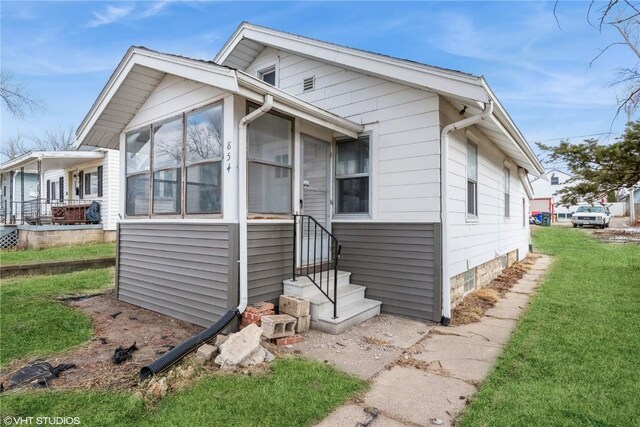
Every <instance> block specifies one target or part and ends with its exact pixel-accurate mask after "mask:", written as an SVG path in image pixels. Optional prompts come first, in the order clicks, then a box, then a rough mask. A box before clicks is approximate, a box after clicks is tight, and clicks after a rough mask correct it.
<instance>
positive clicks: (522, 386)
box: [461, 227, 640, 426]
mask: <svg viewBox="0 0 640 427" xmlns="http://www.w3.org/2000/svg"><path fill="white" fill-rule="evenodd" d="M534 246H535V247H537V248H538V250H540V251H542V252H544V253H547V254H550V255H553V256H554V257H555V262H554V264H553V267H552V269H551V271H550V272H549V273H548V274H547V276H546V278H545V280H544V283H543V284H542V286H541V288H540V289H539V290H538V293H537V295H536V296H535V297H534V299H533V302H532V304H531V306H530V307H529V309H528V310H527V312H526V313H525V315H524V317H523V318H522V320H521V321H520V323H519V325H518V328H517V329H516V331H515V332H514V334H513V336H512V338H511V340H510V342H509V344H508V345H507V347H506V348H505V350H504V353H503V355H502V356H501V357H500V359H499V360H498V363H497V365H496V367H495V369H494V370H493V372H492V373H491V375H490V376H489V378H488V379H487V380H486V382H485V383H484V384H483V385H482V386H481V388H480V391H479V393H478V394H477V395H476V396H475V397H474V399H473V401H472V403H471V405H470V407H469V408H468V410H467V411H466V413H465V414H464V416H463V418H462V422H461V424H462V425H463V426H503V425H505V426H506V425H552V426H558V425H561V426H631V425H636V426H637V425H640V411H639V410H638V408H640V369H639V367H638V365H639V364H640V358H639V357H640V246H638V245H631V244H622V245H621V244H611V243H602V242H598V241H597V240H595V239H594V238H592V237H590V236H588V235H587V234H586V233H584V232H582V231H581V230H572V229H564V228H555V227H551V228H542V229H537V230H536V232H535V233H534Z"/></svg>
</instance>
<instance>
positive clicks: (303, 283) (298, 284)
mask: <svg viewBox="0 0 640 427" xmlns="http://www.w3.org/2000/svg"><path fill="white" fill-rule="evenodd" d="M323 273H324V274H323V275H322V281H321V280H320V274H319V273H318V274H316V277H317V280H316V282H317V283H318V285H321V286H322V289H323V290H324V291H325V292H327V272H326V271H325V272H323ZM350 278H351V273H350V272H348V271H338V291H339V290H340V288H341V287H344V286H347V285H349V280H350ZM282 284H283V285H284V294H285V295H296V296H299V297H304V298H311V297H312V296H314V295H315V294H319V293H320V291H319V290H318V288H317V287H316V285H314V284H313V282H311V280H310V279H309V278H308V277H305V276H301V277H296V280H295V281H294V280H292V279H287V280H284V281H283V282H282ZM328 285H329V286H328V292H329V293H331V294H332V293H333V271H330V272H329V283H328Z"/></svg>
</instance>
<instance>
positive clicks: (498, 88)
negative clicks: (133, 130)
mask: <svg viewBox="0 0 640 427" xmlns="http://www.w3.org/2000/svg"><path fill="white" fill-rule="evenodd" d="M553 6H554V2H409V3H397V2H394V3H386V2H353V3H347V2H330V3H316V2H302V3H289V2H260V3H253V2H205V1H175V2H163V1H148V2H120V1H111V2H98V1H95V2H28V1H20V2H11V1H2V3H1V8H2V10H1V15H0V17H1V18H0V19H1V22H0V24H1V36H2V38H1V46H0V47H1V60H2V68H3V69H4V70H9V71H10V72H12V73H13V76H14V79H15V80H16V81H20V82H22V83H23V84H24V85H25V86H26V87H27V88H28V90H29V92H30V93H31V94H33V95H34V96H35V97H37V98H38V99H39V100H40V101H41V102H42V103H43V104H44V105H45V107H46V108H45V110H44V111H43V112H41V113H38V114H36V115H34V116H33V117H29V118H26V119H15V118H13V117H11V116H10V114H8V112H7V111H6V110H5V109H4V108H3V109H2V112H1V114H2V116H1V125H2V126H1V127H2V129H1V135H0V136H1V138H2V141H4V140H6V138H8V137H11V136H14V135H16V134H18V133H21V134H23V135H41V134H42V133H43V132H44V131H45V130H46V129H53V128H60V127H62V128H71V127H73V129H74V130H75V128H76V127H77V125H78V124H79V123H80V121H81V120H82V118H83V117H84V115H85V114H86V112H87V111H88V109H89V108H90V107H91V104H92V103H93V101H94V100H95V98H96V97H97V95H98V94H99V92H100V90H101V89H102V87H103V86H104V84H105V83H106V81H107V79H108V78H109V76H110V74H111V72H112V71H113V69H114V68H115V67H116V65H117V64H118V62H119V61H120V59H121V57H122V56H123V55H124V53H125V52H126V50H127V48H128V47H129V46H131V45H143V46H146V47H148V48H151V49H155V50H159V51H163V52H169V53H175V54H180V55H185V56H191V57H195V58H203V59H212V58H213V57H214V56H215V54H216V53H217V52H218V50H219V48H220V47H221V46H222V44H223V43H224V42H225V41H226V39H227V38H228V37H229V36H230V35H231V34H232V33H233V31H234V30H235V28H236V27H237V25H238V24H239V23H240V22H241V21H249V22H252V23H255V24H259V25H265V26H269V27H272V28H275V29H280V30H284V31H289V32H293V33H297V34H301V35H305V36H310V37H314V38H318V39H322V40H326V41H329V42H334V43H339V44H343V45H347V46H353V47H357V48H361V49H366V50H370V51H374V52H380V53H384V54H388V55H393V56H397V57H401V58H407V59H412V60H415V61H420V62H424V63H427V64H432V65H437V66H440V67H446V68H452V69H457V70H461V71H465V72H469V73H472V74H476V75H484V76H485V77H486V79H487V80H488V81H489V84H490V85H491V87H492V88H493V90H494V92H495V93H496V94H497V96H498V98H499V99H500V100H501V102H502V103H503V105H504V106H505V107H506V109H507V111H508V112H509V113H510V114H511V116H512V118H513V119H514V121H515V122H516V124H517V125H518V126H519V128H520V129H521V131H522V132H523V134H524V135H525V137H526V138H527V139H528V140H529V141H530V142H534V141H539V140H552V139H553V140H554V141H550V142H551V143H554V142H557V138H564V137H576V136H581V135H593V134H600V133H607V132H609V131H610V130H612V131H613V134H614V136H615V135H617V134H619V133H620V132H621V131H622V130H623V128H624V121H625V118H621V119H619V120H617V121H616V122H614V123H613V126H612V120H613V118H614V115H615V111H616V96H617V95H618V96H620V94H621V93H620V89H616V88H613V87H610V84H611V82H612V81H613V79H614V78H615V75H616V73H617V71H616V70H617V69H618V68H620V67H631V66H633V65H634V64H635V62H634V56H633V55H632V54H631V53H630V52H629V51H628V49H627V48H626V47H622V46H620V47H616V48H614V49H610V50H609V51H608V52H607V53H606V54H605V55H603V56H602V57H601V58H600V59H599V60H598V61H596V62H595V64H594V65H593V66H591V67H589V62H590V61H591V59H593V58H594V57H595V56H596V55H597V54H598V52H599V49H601V48H603V47H605V46H607V45H608V44H609V43H611V42H613V41H618V36H617V34H614V33H613V32H611V31H604V32H603V33H600V32H598V30H596V29H594V28H593V27H591V26H590V25H589V24H588V23H587V21H586V13H587V8H588V2H560V3H559V4H558V11H557V15H558V19H559V21H560V28H558V24H557V23H556V20H555V18H554V16H553V13H552V10H553ZM617 92H618V93H617ZM597 137H600V138H609V140H611V138H612V137H611V136H607V135H602V136H597ZM571 140H572V141H576V142H577V141H580V140H581V138H572V139H571Z"/></svg>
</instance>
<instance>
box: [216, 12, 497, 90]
mask: <svg viewBox="0 0 640 427" xmlns="http://www.w3.org/2000/svg"><path fill="white" fill-rule="evenodd" d="M245 38H246V39H249V40H253V41H255V42H258V43H261V44H265V45H268V46H272V47H275V48H277V49H282V50H287V51H290V52H295V53H299V54H301V55H303V56H310V57H314V58H319V59H322V60H324V61H328V62H332V63H335V64H338V65H342V66H346V67H349V68H354V69H357V70H361V71H364V72H366V73H369V74H373V75H376V76H379V77H382V78H386V79H392V80H396V81H400V82H407V83H411V84H413V85H416V86H420V87H423V88H426V89H429V90H433V91H436V92H440V93H442V94H445V95H446V94H450V95H454V96H460V97H462V98H466V99H472V100H476V101H479V102H488V101H489V99H490V97H489V95H488V94H487V92H486V91H485V89H484V87H483V84H482V79H481V78H479V77H475V76H470V75H465V74H463V73H458V72H455V71H448V70H444V69H439V68H435V67H429V66H427V65H422V64H414V63H411V62H409V61H403V60H401V59H395V58H391V57H386V56H383V55H378V54H375V53H370V52H365V51H361V50H357V49H351V48H348V47H342V46H338V45H334V44H330V43H325V42H321V41H319V40H313V39H309V38H306V37H301V36H295V35H293V34H287V33H282V32H279V31H275V30H270V29H267V28H262V27H254V26H251V25H248V24H242V25H241V26H240V28H238V30H236V32H235V33H234V35H233V36H232V37H231V38H230V39H229V41H227V43H226V44H225V45H224V46H223V48H222V49H221V50H220V52H219V53H218V55H216V57H215V62H216V63H218V64H223V63H224V61H225V60H226V59H227V57H228V56H229V55H230V54H231V52H233V50H234V48H235V47H236V46H237V45H238V43H240V42H241V41H242V39H245Z"/></svg>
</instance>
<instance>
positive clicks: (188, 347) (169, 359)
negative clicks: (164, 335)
mask: <svg viewBox="0 0 640 427" xmlns="http://www.w3.org/2000/svg"><path fill="white" fill-rule="evenodd" d="M239 315H240V311H239V310H238V309H237V308H234V309H233V310H230V311H228V312H227V314H225V315H224V316H222V318H221V319H220V320H218V321H217V322H216V323H215V324H214V325H213V326H211V327H210V328H209V329H206V330H204V331H202V332H200V333H199V334H198V335H194V336H192V337H191V338H189V339H187V340H185V341H183V342H181V343H180V344H178V345H177V346H175V347H174V348H172V349H171V350H169V351H167V352H166V353H165V354H163V355H162V356H160V357H159V358H158V359H156V360H155V361H153V362H152V363H150V364H148V365H147V366H145V367H143V368H142V369H140V379H141V380H146V379H147V378H149V377H150V376H151V375H153V374H157V373H158V372H162V371H164V370H165V369H167V368H168V367H169V366H171V365H173V364H174V363H176V362H177V361H179V360H180V359H182V358H183V357H184V356H186V355H187V354H189V353H191V352H192V351H193V350H195V349H196V348H197V347H199V346H200V344H202V343H205V342H207V341H209V340H210V339H212V338H213V337H215V336H216V335H218V334H219V333H220V332H221V331H222V330H223V329H224V328H226V327H227V326H228V325H229V323H231V322H232V321H233V320H234V319H235V318H236V317H238V316H239Z"/></svg>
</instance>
